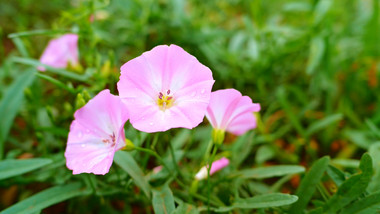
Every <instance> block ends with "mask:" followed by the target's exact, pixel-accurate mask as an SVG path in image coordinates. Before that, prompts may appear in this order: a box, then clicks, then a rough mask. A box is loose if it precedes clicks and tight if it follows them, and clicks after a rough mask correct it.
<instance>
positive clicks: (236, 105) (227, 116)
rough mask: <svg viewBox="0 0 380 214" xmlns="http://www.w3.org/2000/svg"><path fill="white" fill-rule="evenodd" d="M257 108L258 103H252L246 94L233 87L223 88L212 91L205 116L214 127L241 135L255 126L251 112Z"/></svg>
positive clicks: (257, 109)
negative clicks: (243, 94)
mask: <svg viewBox="0 0 380 214" xmlns="http://www.w3.org/2000/svg"><path fill="white" fill-rule="evenodd" d="M259 110H260V105H259V104H256V103H252V100H251V98H249V97H248V96H242V95H241V93H240V92H239V91H237V90H235V89H224V90H218V91H215V92H212V94H211V99H210V105H209V107H208V109H207V113H206V117H207V119H208V120H209V121H210V123H211V125H212V126H213V127H214V128H215V129H221V130H227V131H229V132H231V133H234V134H237V135H241V134H243V133H245V132H246V131H248V130H250V129H253V128H255V127H256V119H255V117H254V115H253V112H257V111H259Z"/></svg>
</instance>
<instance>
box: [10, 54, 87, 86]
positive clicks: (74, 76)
mask: <svg viewBox="0 0 380 214" xmlns="http://www.w3.org/2000/svg"><path fill="white" fill-rule="evenodd" d="M12 61H13V62H17V63H20V64H24V65H29V66H32V67H34V68H37V67H38V66H42V67H45V68H46V69H47V72H51V73H54V74H58V75H61V76H64V77H67V78H71V79H74V80H78V81H86V80H87V79H88V75H80V74H76V73H73V72H70V71H67V70H64V69H60V68H53V67H51V66H47V65H44V64H42V63H40V61H38V60H35V59H30V58H23V57H12Z"/></svg>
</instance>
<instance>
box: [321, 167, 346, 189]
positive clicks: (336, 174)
mask: <svg viewBox="0 0 380 214" xmlns="http://www.w3.org/2000/svg"><path fill="white" fill-rule="evenodd" d="M326 172H327V174H328V175H329V176H330V178H331V179H332V180H333V181H334V183H335V184H336V185H337V186H340V185H341V184H342V183H343V182H344V181H345V180H346V178H345V175H344V173H343V172H342V171H340V170H339V169H338V168H336V167H334V166H331V165H329V166H328V167H327V170H326Z"/></svg>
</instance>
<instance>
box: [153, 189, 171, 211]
mask: <svg viewBox="0 0 380 214" xmlns="http://www.w3.org/2000/svg"><path fill="white" fill-rule="evenodd" d="M152 193H153V198H152V204H153V209H154V213H157V214H170V213H172V212H173V211H174V209H175V206H174V198H173V193H172V191H171V190H170V188H169V186H168V185H167V184H165V185H164V186H162V187H159V188H156V189H153V190H152Z"/></svg>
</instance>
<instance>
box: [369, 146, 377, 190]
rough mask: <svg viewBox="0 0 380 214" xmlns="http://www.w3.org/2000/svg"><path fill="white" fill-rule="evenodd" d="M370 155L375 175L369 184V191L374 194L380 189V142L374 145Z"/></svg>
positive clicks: (370, 149) (370, 148)
mask: <svg viewBox="0 0 380 214" xmlns="http://www.w3.org/2000/svg"><path fill="white" fill-rule="evenodd" d="M368 153H369V155H371V157H372V161H373V168H374V171H375V173H374V175H373V177H372V179H371V182H370V183H369V184H368V188H367V190H368V191H369V192H370V193H374V192H376V191H378V190H379V189H380V142H376V143H374V144H372V145H371V146H370V147H369V149H368Z"/></svg>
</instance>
